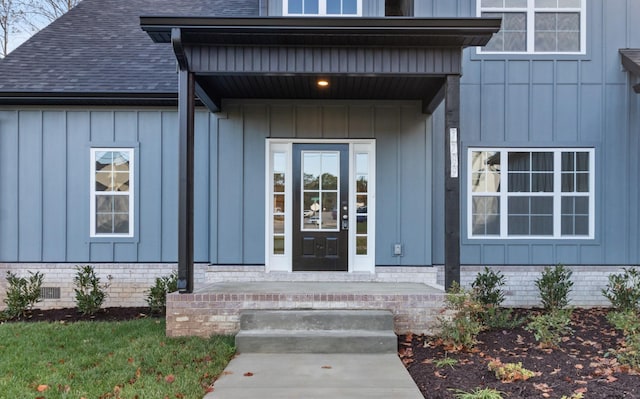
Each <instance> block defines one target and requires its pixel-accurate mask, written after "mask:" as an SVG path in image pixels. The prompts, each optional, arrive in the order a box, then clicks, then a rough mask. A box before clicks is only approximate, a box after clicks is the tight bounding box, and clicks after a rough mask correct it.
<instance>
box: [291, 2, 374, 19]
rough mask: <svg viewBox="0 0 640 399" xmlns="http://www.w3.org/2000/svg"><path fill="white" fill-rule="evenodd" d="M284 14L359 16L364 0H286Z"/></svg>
mask: <svg viewBox="0 0 640 399" xmlns="http://www.w3.org/2000/svg"><path fill="white" fill-rule="evenodd" d="M284 15H304V16H330V17H339V16H344V17H359V16H362V0H284Z"/></svg>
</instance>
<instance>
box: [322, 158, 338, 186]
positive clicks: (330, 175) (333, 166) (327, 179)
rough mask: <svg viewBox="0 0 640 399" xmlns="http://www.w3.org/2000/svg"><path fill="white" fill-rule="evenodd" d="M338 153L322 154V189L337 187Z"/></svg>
mask: <svg viewBox="0 0 640 399" xmlns="http://www.w3.org/2000/svg"><path fill="white" fill-rule="evenodd" d="M337 160H338V154H322V189H323V190H337V189H338V162H337Z"/></svg>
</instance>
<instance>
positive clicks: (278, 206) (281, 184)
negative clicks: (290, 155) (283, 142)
mask: <svg viewBox="0 0 640 399" xmlns="http://www.w3.org/2000/svg"><path fill="white" fill-rule="evenodd" d="M272 156H273V158H272V163H273V171H272V179H273V255H284V254H285V226H286V216H285V198H286V197H285V192H286V191H285V189H286V185H287V184H288V182H287V173H286V171H287V154H286V153H284V152H274V153H273V154H272Z"/></svg>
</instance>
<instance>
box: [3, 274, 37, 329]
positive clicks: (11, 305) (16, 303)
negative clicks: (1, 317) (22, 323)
mask: <svg viewBox="0 0 640 399" xmlns="http://www.w3.org/2000/svg"><path fill="white" fill-rule="evenodd" d="M43 279H44V275H43V274H42V273H40V272H36V273H32V272H29V278H26V277H18V276H16V275H15V274H13V273H12V272H10V271H9V272H7V283H8V284H9V286H8V287H7V295H6V296H7V297H6V298H5V300H4V303H5V304H6V305H7V308H6V309H5V310H4V313H5V315H6V317H7V318H9V319H13V318H22V317H24V316H26V314H27V313H28V312H29V311H31V309H33V306H34V305H35V304H36V303H38V302H40V300H41V299H40V287H42V280H43Z"/></svg>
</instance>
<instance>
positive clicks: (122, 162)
mask: <svg viewBox="0 0 640 399" xmlns="http://www.w3.org/2000/svg"><path fill="white" fill-rule="evenodd" d="M133 168H134V150H133V148H91V183H90V184H91V185H90V187H91V189H90V191H91V195H90V206H89V209H90V221H91V222H90V229H91V237H133V210H134V202H133V200H134V198H133V193H134V190H133V189H134V169H133Z"/></svg>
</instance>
